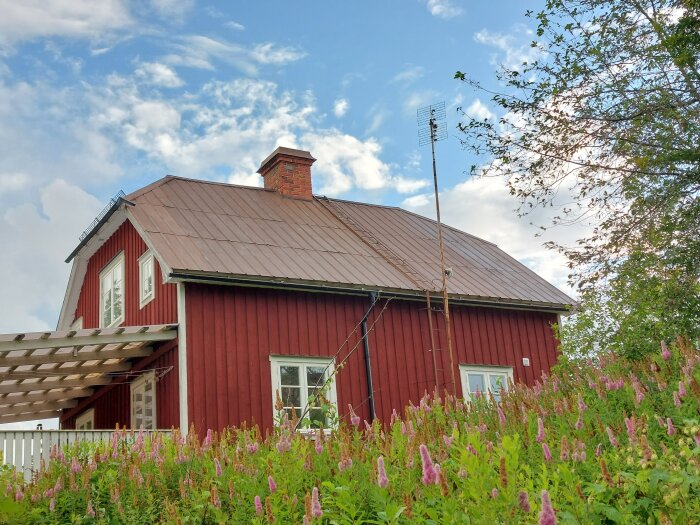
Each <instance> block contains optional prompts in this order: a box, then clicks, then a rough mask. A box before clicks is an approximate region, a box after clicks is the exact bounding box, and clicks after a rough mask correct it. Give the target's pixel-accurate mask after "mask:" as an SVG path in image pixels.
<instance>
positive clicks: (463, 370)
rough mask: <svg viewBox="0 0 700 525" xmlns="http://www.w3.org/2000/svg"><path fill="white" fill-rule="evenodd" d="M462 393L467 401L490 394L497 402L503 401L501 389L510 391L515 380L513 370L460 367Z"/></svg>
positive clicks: (477, 366)
mask: <svg viewBox="0 0 700 525" xmlns="http://www.w3.org/2000/svg"><path fill="white" fill-rule="evenodd" d="M459 375H460V376H461V378H462V392H464V397H465V399H471V398H472V396H475V395H484V394H488V393H489V392H490V393H491V395H492V396H493V398H494V400H495V401H496V402H499V401H500V400H501V389H503V390H508V384H509V382H510V381H512V380H513V368H512V367H509V366H480V365H459Z"/></svg>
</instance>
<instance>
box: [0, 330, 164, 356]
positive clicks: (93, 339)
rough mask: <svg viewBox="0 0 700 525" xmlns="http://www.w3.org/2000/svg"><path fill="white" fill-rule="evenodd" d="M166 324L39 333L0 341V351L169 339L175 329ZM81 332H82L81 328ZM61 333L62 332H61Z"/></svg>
mask: <svg viewBox="0 0 700 525" xmlns="http://www.w3.org/2000/svg"><path fill="white" fill-rule="evenodd" d="M167 328H168V326H167V325H166V326H164V327H162V328H161V329H160V330H154V331H141V332H139V331H136V332H122V333H115V332H109V331H108V332H107V333H102V331H101V330H99V329H95V330H92V331H90V330H87V331H84V332H88V333H89V335H73V336H70V337H69V335H70V334H71V333H75V332H67V333H66V334H65V336H63V337H55V338H51V337H46V338H45V337H43V335H45V334H42V335H39V336H36V337H31V338H26V337H25V338H24V339H21V340H19V341H18V340H16V339H13V340H11V341H0V352H7V351H14V350H41V349H44V348H66V347H72V346H90V345H101V344H113V343H116V344H119V343H144V342H150V341H170V340H172V339H175V338H176V337H177V330H176V329H167ZM81 332H83V331H82V330H81ZM61 335H63V334H61Z"/></svg>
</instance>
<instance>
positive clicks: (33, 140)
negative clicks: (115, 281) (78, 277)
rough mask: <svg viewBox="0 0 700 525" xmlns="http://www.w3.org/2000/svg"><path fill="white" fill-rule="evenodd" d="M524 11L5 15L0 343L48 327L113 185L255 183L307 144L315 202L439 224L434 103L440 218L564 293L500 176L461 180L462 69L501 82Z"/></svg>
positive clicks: (105, 5)
mask: <svg viewBox="0 0 700 525" xmlns="http://www.w3.org/2000/svg"><path fill="white" fill-rule="evenodd" d="M538 5H539V2H534V3H533V2H529V3H528V5H527V6H525V5H523V3H522V2H517V1H496V2H476V1H471V2H467V1H460V0H401V1H398V0H392V1H389V0H387V1H353V2H321V1H306V2H289V1H277V0H275V1H266V2H236V3H232V2H227V3H223V2H220V3H216V2H201V1H196V0H152V1H150V2H145V1H144V2H131V1H128V0H103V1H101V2H99V3H95V2H92V1H89V0H44V1H39V0H25V1H23V2H16V1H14V0H0V12H1V13H3V15H2V17H1V18H0V242H1V243H2V246H3V247H4V248H5V249H4V250H3V253H2V254H0V296H1V297H2V301H0V332H15V331H25V330H44V329H50V328H53V327H54V326H55V323H56V320H57V317H58V311H59V309H60V305H61V301H62V298H63V293H64V290H65V285H66V281H67V276H68V271H69V268H68V265H66V264H64V263H63V260H64V259H65V257H66V255H67V254H68V253H70V252H71V250H72V249H73V248H74V246H75V245H76V244H77V237H78V235H79V234H80V232H81V231H82V230H83V229H84V228H85V227H87V225H88V224H89V223H90V222H91V220H92V218H93V217H94V216H95V215H96V214H97V213H98V212H99V210H100V209H101V208H102V207H103V206H104V205H105V203H106V202H107V201H108V200H109V198H110V197H111V196H112V195H114V194H115V193H116V192H117V191H118V190H120V189H123V190H124V191H126V192H127V193H128V192H130V191H132V190H134V189H136V188H139V187H141V186H143V185H146V184H148V183H150V182H152V181H153V180H156V179H158V178H160V177H162V176H163V175H165V174H168V173H170V174H175V175H181V176H186V177H194V178H204V179H212V180H221V181H230V182H235V183H240V184H251V185H260V184H261V180H260V179H259V177H258V176H257V175H256V174H255V171H256V169H257V167H258V166H259V163H260V161H261V160H262V159H263V158H265V157H266V156H267V154H269V153H270V152H271V151H272V150H273V149H274V147H276V146H277V145H286V146H292V147H300V148H304V149H309V150H310V151H311V152H312V154H313V155H314V156H315V157H316V158H317V159H318V162H317V163H316V164H315V165H314V170H313V175H314V181H313V184H314V191H315V192H316V193H320V194H326V195H329V196H337V197H342V198H347V199H354V200H361V201H369V202H375V203H383V204H392V205H400V206H404V207H406V208H408V209H411V210H414V211H417V212H420V213H424V214H427V215H431V214H432V213H433V210H432V204H431V202H432V201H431V199H432V189H431V186H430V184H431V179H430V176H431V173H430V162H429V160H430V159H429V148H428V147H423V148H420V147H419V146H418V140H417V125H416V109H417V108H419V107H421V106H423V105H426V104H430V103H435V102H439V101H445V102H446V105H447V108H448V126H449V129H450V137H449V139H448V140H446V141H444V142H441V143H439V144H438V147H437V149H438V169H439V175H440V181H441V193H442V198H443V207H444V216H445V220H446V222H448V223H449V224H451V225H454V226H456V227H459V228H461V229H464V230H466V231H469V232H470V233H473V234H476V235H479V236H481V237H484V238H487V239H489V240H492V241H494V242H496V243H498V244H499V245H500V246H501V247H502V248H503V249H505V250H506V251H508V252H509V253H511V254H512V255H514V256H515V257H517V258H518V259H520V260H521V261H523V262H525V263H526V264H528V265H530V266H531V267H532V268H533V269H535V271H537V272H539V273H540V274H542V275H543V276H544V277H546V278H548V279H549V280H550V281H552V282H554V283H555V284H557V285H558V286H560V287H562V288H565V280H566V273H567V272H566V269H565V267H564V264H563V261H562V259H561V258H559V257H558V256H557V255H555V254H552V253H550V252H547V251H546V250H544V249H543V248H542V246H541V244H542V243H543V242H544V241H545V240H547V239H550V238H559V239H564V240H567V239H573V238H575V232H572V231H570V230H568V231H555V232H552V233H549V234H548V235H549V237H546V238H535V237H534V233H535V232H536V231H537V228H536V226H535V225H533V224H531V222H534V223H536V224H541V223H544V222H546V219H547V217H546V215H544V214H543V213H542V212H537V213H536V214H535V215H534V216H532V217H527V218H519V217H518V216H517V215H516V213H515V212H514V211H513V210H514V209H515V208H516V206H517V203H516V202H515V201H514V200H513V199H512V198H511V197H510V196H509V195H508V192H507V190H506V189H505V186H504V184H503V181H502V180H499V179H489V180H471V179H469V178H468V176H467V173H466V172H467V170H468V167H469V166H470V165H471V164H472V163H473V162H474V159H472V158H470V157H469V155H468V154H467V153H466V152H465V151H464V149H463V148H462V147H461V145H460V143H459V140H458V134H457V132H456V131H455V129H454V128H455V125H456V124H457V122H458V115H457V113H456V111H455V109H456V107H458V106H462V107H463V108H465V110H467V111H468V112H469V113H470V114H471V115H476V116H479V117H480V118H486V117H490V116H491V117H492V116H493V115H494V114H497V110H496V109H494V108H489V107H488V104H487V100H485V99H483V98H482V99H479V98H478V94H476V93H474V92H473V91H471V90H470V89H469V88H468V87H467V86H466V85H464V84H462V83H459V82H458V81H456V80H453V76H454V73H455V71H456V70H461V71H465V72H468V73H469V74H470V75H471V76H472V77H474V78H476V79H478V80H480V81H481V82H483V83H484V84H485V85H487V86H491V87H497V84H496V81H495V75H494V71H495V68H496V66H497V65H498V64H499V63H506V64H510V65H517V64H518V63H520V62H522V60H523V59H525V58H528V57H531V56H532V51H531V48H530V47H529V42H530V41H531V40H532V39H533V38H534V37H533V33H532V27H531V25H530V26H529V25H528V24H529V23H530V22H529V21H528V20H527V19H526V18H525V17H524V16H523V12H524V10H525V8H526V7H527V8H529V9H537V7H538Z"/></svg>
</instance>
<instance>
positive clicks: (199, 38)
mask: <svg viewBox="0 0 700 525" xmlns="http://www.w3.org/2000/svg"><path fill="white" fill-rule="evenodd" d="M173 48H174V50H175V51H176V52H175V53H171V54H169V55H166V56H165V57H163V61H164V62H167V63H168V64H170V65H173V66H186V67H193V68H199V69H210V70H213V69H215V67H214V62H215V61H220V62H223V63H225V64H228V65H232V66H234V67H236V68H238V69H239V70H241V71H242V72H243V73H245V74H246V75H248V76H257V74H258V66H260V65H284V64H288V63H290V62H294V61H297V60H300V59H302V58H303V57H305V56H306V52H304V51H302V50H300V49H297V48H293V47H278V46H276V45H275V44H273V43H270V42H268V43H263V44H257V45H256V46H254V47H253V48H252V49H249V48H247V47H245V46H242V45H240V44H235V43H233V42H228V41H226V40H217V39H214V38H211V37H208V36H203V35H188V36H184V37H182V38H180V39H179V42H177V43H175V44H174V45H173Z"/></svg>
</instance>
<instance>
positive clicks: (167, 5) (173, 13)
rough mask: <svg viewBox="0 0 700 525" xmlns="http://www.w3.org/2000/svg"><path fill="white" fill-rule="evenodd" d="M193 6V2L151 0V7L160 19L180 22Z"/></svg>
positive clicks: (190, 0) (191, 0)
mask: <svg viewBox="0 0 700 525" xmlns="http://www.w3.org/2000/svg"><path fill="white" fill-rule="evenodd" d="M193 6H194V0H151V7H152V8H153V9H154V10H155V11H156V12H157V13H158V14H159V15H160V16H161V17H162V18H167V19H169V20H172V19H175V20H176V21H178V22H181V21H182V19H183V18H184V17H185V15H186V14H187V13H188V12H189V11H190V9H192V7H193Z"/></svg>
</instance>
